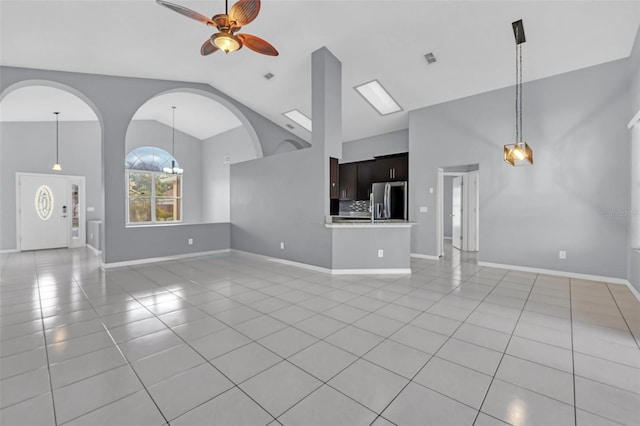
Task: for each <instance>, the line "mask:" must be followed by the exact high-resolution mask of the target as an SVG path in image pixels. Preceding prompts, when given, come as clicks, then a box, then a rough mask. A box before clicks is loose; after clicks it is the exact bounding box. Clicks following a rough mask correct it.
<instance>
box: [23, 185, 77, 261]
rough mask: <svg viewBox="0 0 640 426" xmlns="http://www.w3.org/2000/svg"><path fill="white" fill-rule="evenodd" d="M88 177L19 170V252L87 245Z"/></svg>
mask: <svg viewBox="0 0 640 426" xmlns="http://www.w3.org/2000/svg"><path fill="white" fill-rule="evenodd" d="M85 205H86V201H85V177H84V176H64V175H48V174H39V173H16V207H17V209H16V210H17V211H16V219H17V226H16V241H17V249H18V251H26V250H44V249H53V248H77V247H85V246H86V217H85Z"/></svg>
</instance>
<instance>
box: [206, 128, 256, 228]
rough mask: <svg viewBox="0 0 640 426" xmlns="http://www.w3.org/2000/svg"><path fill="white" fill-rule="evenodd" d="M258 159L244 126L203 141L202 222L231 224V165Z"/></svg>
mask: <svg viewBox="0 0 640 426" xmlns="http://www.w3.org/2000/svg"><path fill="white" fill-rule="evenodd" d="M227 155H228V156H229V157H230V164H234V163H239V162H242V161H247V160H251V159H255V158H256V152H255V150H254V148H253V145H252V143H251V139H250V138H249V135H248V133H247V131H246V130H245V128H244V127H242V126H240V127H236V128H235V129H231V130H229V131H226V132H224V133H221V134H219V135H216V136H212V137H210V138H208V139H205V140H204V141H202V158H201V161H202V176H203V184H202V202H203V211H202V219H203V221H205V222H230V221H231V193H230V189H231V184H230V178H231V175H230V164H225V156H227Z"/></svg>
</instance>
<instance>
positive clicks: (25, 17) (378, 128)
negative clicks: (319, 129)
mask: <svg viewBox="0 0 640 426" xmlns="http://www.w3.org/2000/svg"><path fill="white" fill-rule="evenodd" d="M175 2H176V3H179V4H181V5H184V6H186V7H189V8H191V9H193V10H196V11H198V12H200V13H202V14H204V15H207V16H212V15H214V14H217V13H221V12H223V11H224V2H223V1H221V0H216V1H183V0H175ZM518 19H523V20H524V27H525V32H526V36H527V43H526V44H525V45H524V55H525V62H524V80H525V81H528V80H534V79H539V78H544V77H548V76H552V75H556V74H560V73H565V72H568V71H573V70H576V69H580V68H585V67H589V66H592V65H596V64H601V63H604V62H608V61H613V60H617V59H621V58H625V57H627V56H628V55H629V54H630V51H631V48H632V45H633V41H634V39H635V36H636V32H637V31H638V26H639V24H640V2H638V1H490V2H489V1H451V0H449V1H418V0H378V1H375V0H372V1H365V0H350V1H334V0H318V1H308V0H295V1H294V0H263V2H262V9H261V12H260V15H259V16H258V18H257V19H256V20H255V21H254V22H252V23H250V24H249V25H247V26H246V27H244V28H243V29H242V31H243V32H247V33H250V34H254V35H257V36H259V37H262V38H265V39H266V40H268V41H269V42H271V43H272V44H273V45H274V46H275V47H276V48H277V49H278V50H279V51H280V56H278V57H269V56H263V55H259V54H256V53H254V52H252V51H250V50H248V49H246V48H245V49H242V50H240V51H238V52H235V53H231V54H229V55H225V54H223V53H221V52H217V53H215V54H213V55H211V56H207V57H203V56H201V55H200V53H199V49H200V45H201V44H202V42H203V41H204V40H205V39H207V38H208V37H209V36H210V35H211V34H212V32H213V30H212V28H210V27H206V26H205V25H202V24H200V23H198V22H196V21H193V20H190V19H188V18H185V17H184V16H181V15H178V14H176V13H173V12H171V11H170V10H168V9H166V8H163V7H161V6H159V5H157V4H156V2H155V1H154V0H129V1H114V0H106V1H98V0H59V1H32V0H0V28H1V29H0V64H2V65H7V66H18V67H30V68H40V69H52V70H62V71H76V72H86V73H95V74H108V75H120V76H131V77H143V78H161V79H172V80H181V81H192V82H201V83H207V84H210V85H212V86H214V87H216V88H218V89H219V90H221V91H223V92H225V93H227V94H228V95H230V96H232V97H234V98H235V99H237V100H239V101H240V102H242V103H244V104H246V105H248V106H249V107H251V108H253V109H255V110H256V111H257V112H259V113H260V114H262V115H264V116H266V117H267V118H269V119H271V120H273V121H274V122H276V123H277V124H279V125H281V126H283V127H284V126H285V125H286V124H287V123H291V122H290V121H289V120H288V119H287V118H285V117H284V116H283V115H282V113H284V112H286V111H289V110H291V109H294V108H297V109H299V110H300V111H302V112H303V113H305V114H307V115H308V116H311V53H312V52H313V51H314V50H316V49H318V48H320V47H322V46H326V47H327V48H328V49H329V50H331V51H332V52H333V53H334V54H335V55H336V57H338V59H340V60H341V61H342V64H343V140H344V141H348V140H353V139H358V138H362V137H367V136H372V135H376V134H381V133H385V132H389V131H393V130H398V129H402V128H406V127H407V125H408V111H410V110H412V109H416V108H420V107H424V106H428V105H433V104H436V103H440V102H445V101H448V100H452V99H457V98H461V97H465V96H469V95H473V94H477V93H481V92H486V91H489V90H494V89H498V88H502V87H506V86H511V85H513V84H514V81H515V76H514V50H515V43H514V39H513V33H512V29H511V22H513V21H515V20H518ZM429 52H432V53H433V54H434V55H435V57H436V59H437V62H436V63H434V64H432V65H428V64H427V62H426V60H425V58H424V54H425V53H429ZM269 72H270V73H272V74H274V77H273V78H272V79H269V80H267V79H265V78H264V77H263V76H264V74H267V73H269ZM373 79H377V80H379V81H380V82H381V83H382V84H383V85H384V86H385V87H386V88H387V89H388V90H389V92H390V93H391V94H392V96H393V97H394V98H395V99H396V100H397V101H398V103H399V104H400V105H401V106H402V108H403V111H402V112H399V113H395V114H391V115H388V116H384V117H383V116H380V115H379V114H378V113H377V112H376V111H375V110H373V109H372V108H371V106H370V105H369V104H368V103H367V102H366V101H364V99H362V98H361V97H360V96H359V95H358V94H357V93H356V92H355V90H353V87H354V86H355V85H357V84H360V83H364V82H367V81H370V80H373ZM292 131H293V132H294V133H296V134H297V135H298V136H300V137H301V138H303V139H305V140H307V141H310V140H311V135H310V133H309V132H307V131H306V130H304V129H302V128H301V127H299V126H295V129H294V130H292Z"/></svg>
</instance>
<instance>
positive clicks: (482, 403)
mask: <svg viewBox="0 0 640 426" xmlns="http://www.w3.org/2000/svg"><path fill="white" fill-rule="evenodd" d="M539 277H540V275H539V274H536V275H535V278H534V280H533V283H531V288H530V289H529V294H528V295H527V298H526V299H525V301H524V305H522V309H521V310H520V314H519V315H518V318H517V319H516V321H515V323H514V325H513V328H512V329H511V333H510V335H509V340H507V344H506V346H505V347H504V351H502V355H501V356H500V361H498V365H497V366H496V369H495V371H494V372H493V377H491V381H490V382H489V386H487V390H486V391H485V393H484V397H483V398H482V402H481V403H480V408H478V412H477V413H476V417H475V419H474V420H473V423H474V424H475V423H476V422H477V421H478V416H479V415H480V413H481V412H483V411H482V407H483V406H484V403H485V401H486V400H487V395H489V391H490V390H491V386H493V382H494V381H495V380H496V375H497V374H498V370H499V369H500V365H501V364H502V360H503V359H504V357H505V355H506V353H507V350H508V349H509V344H510V343H511V339H512V338H513V333H514V332H515V330H516V328H517V327H518V323H519V322H520V318H521V317H522V312H524V308H525V306H527V302H528V301H529V297H531V293H532V292H533V289H534V287H535V286H536V282H537V281H538V278H539ZM498 380H500V379H498ZM574 419H575V416H574Z"/></svg>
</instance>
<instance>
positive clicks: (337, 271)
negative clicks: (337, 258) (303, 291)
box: [331, 268, 411, 275]
mask: <svg viewBox="0 0 640 426" xmlns="http://www.w3.org/2000/svg"><path fill="white" fill-rule="evenodd" d="M331 274H332V275H411V268H391V269H332V270H331Z"/></svg>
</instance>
